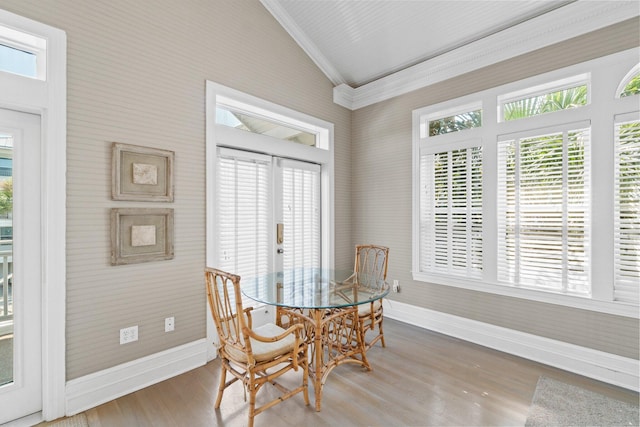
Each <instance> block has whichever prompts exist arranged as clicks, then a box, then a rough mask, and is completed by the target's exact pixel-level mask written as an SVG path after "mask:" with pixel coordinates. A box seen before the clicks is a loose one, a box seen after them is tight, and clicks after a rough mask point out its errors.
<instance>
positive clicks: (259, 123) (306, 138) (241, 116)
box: [216, 105, 317, 147]
mask: <svg viewBox="0 0 640 427" xmlns="http://www.w3.org/2000/svg"><path fill="white" fill-rule="evenodd" d="M216 123H217V124H219V125H224V126H229V127H232V128H235V129H242V130H245V131H247V132H252V133H257V134H260V135H268V136H272V137H274V138H278V139H283V140H285V141H291V142H296V143H298V144H302V145H308V146H311V147H315V146H316V142H317V141H316V134H314V133H311V132H307V131H304V130H301V129H296V128H294V127H292V126H289V125H284V124H282V123H278V122H275V121H272V120H269V119H265V118H263V117H257V116H252V115H249V114H246V113H244V112H239V111H233V110H232V109H230V108H227V107H222V106H220V105H218V106H217V107H216Z"/></svg>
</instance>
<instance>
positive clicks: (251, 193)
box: [214, 150, 272, 278]
mask: <svg viewBox="0 0 640 427" xmlns="http://www.w3.org/2000/svg"><path fill="white" fill-rule="evenodd" d="M233 153H234V151H232V150H224V151H219V154H218V167H217V175H218V176H217V179H216V182H217V187H218V188H217V191H216V204H215V207H214V209H215V211H216V221H217V234H218V236H217V245H218V254H219V255H218V266H217V267H218V268H220V269H222V270H225V271H228V272H230V273H233V274H237V275H240V276H241V277H243V278H249V277H253V276H259V275H263V274H267V273H268V272H269V263H270V253H271V248H272V246H271V245H270V239H269V236H270V233H269V230H270V227H271V194H270V188H271V187H270V186H271V164H270V158H269V157H265V156H258V155H255V157H253V155H251V154H250V153H246V154H237V155H235V154H233Z"/></svg>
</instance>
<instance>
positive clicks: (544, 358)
mask: <svg viewBox="0 0 640 427" xmlns="http://www.w3.org/2000/svg"><path fill="white" fill-rule="evenodd" d="M384 315H385V317H388V318H391V319H395V320H399V321H401V322H405V323H409V324H412V325H415V326H419V327H421V328H425V329H429V330H431V331H435V332H439V333H442V334H445V335H449V336H452V337H455V338H460V339H463V340H465V341H469V342H472V343H475V344H479V345H482V346H485V347H489V348H492V349H495V350H499V351H504V352H506V353H509V354H513V355H516V356H519V357H523V358H525V359H529V360H533V361H536V362H540V363H544V364H546V365H550V366H553V367H556V368H559V369H563V370H565V371H569V372H574V373H576V374H579V375H583V376H585V377H589V378H593V379H596V380H599V381H604V382H607V383H609V384H614V385H617V386H620V387H624V388H627V389H630V390H634V391H638V390H639V388H640V387H639V381H640V374H639V372H640V361H638V360H636V359H631V358H627V357H622V356H618V355H615V354H611V353H605V352H602V351H598V350H594V349H590V348H587V347H582V346H578V345H574V344H569V343H566V342H562V341H557V340H553V339H549V338H544V337H541V336H537V335H532V334H528V333H525V332H520V331H516V330H513V329H507V328H502V327H499V326H495V325H491V324H488V323H483V322H478V321H476V320H471V319H466V318H464V317H459V316H454V315H451V314H446V313H441V312H438V311H433V310H429V309H426V308H422V307H417V306H414V305H410V304H405V303H402V302H398V301H392V300H389V299H388V298H385V299H384Z"/></svg>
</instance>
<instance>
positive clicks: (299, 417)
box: [86, 319, 638, 427]
mask: <svg viewBox="0 0 640 427" xmlns="http://www.w3.org/2000/svg"><path fill="white" fill-rule="evenodd" d="M385 340H386V343H387V348H384V349H383V348H382V347H380V345H377V346H375V347H374V348H372V349H371V350H369V352H368V353H367V355H368V357H369V361H370V362H371V364H372V366H373V371H371V372H366V371H364V370H363V368H362V367H360V366H357V365H352V364H347V365H342V366H339V367H337V368H336V369H334V370H333V371H332V372H331V373H330V374H329V377H328V379H327V382H326V384H325V386H324V392H323V401H322V411H321V412H316V411H315V410H314V408H313V398H314V393H313V387H312V386H311V385H310V386H309V397H310V398H311V401H312V404H311V405H309V406H305V405H304V402H303V400H302V395H298V396H296V397H294V398H292V399H289V400H287V401H285V402H283V403H281V404H279V405H277V406H275V407H273V408H271V409H269V410H267V411H266V412H264V413H262V414H260V415H258V416H257V417H256V420H255V422H256V426H258V427H259V426H338V425H339V426H522V425H524V423H525V420H526V418H527V414H528V411H529V405H530V403H531V399H532V398H533V393H534V390H535V388H536V383H537V381H538V378H539V377H540V376H541V375H544V376H547V377H550V378H554V379H556V380H559V381H563V382H566V383H570V384H574V385H578V386H581V387H584V388H586V389H589V390H592V391H595V392H598V393H602V394H605V395H608V396H611V397H614V398H617V399H619V400H623V401H626V402H633V403H637V402H638V393H635V392H632V391H629V390H625V389H622V388H618V387H615V386H611V385H608V384H605V383H601V382H598V381H595V380H591V379H588V378H584V377H581V376H579V375H575V374H571V373H568V372H565V371H561V370H559V369H555V368H550V367H548V366H545V365H541V364H539V363H535V362H531V361H528V360H525V359H522V358H519V357H515V356H511V355H508V354H505V353H501V352H498V351H494V350H491V349H488V348H485V347H481V346H478V345H475V344H470V343H468V342H465V341H461V340H457V339H454V338H450V337H447V336H444V335H440V334H437V333H434V332H430V331H427V330H424V329H421V328H418V327H415V326H411V325H407V324H404V323H401V322H397V321H394V320H390V319H385ZM219 374H220V363H219V361H218V360H217V359H216V360H214V361H212V362H210V363H208V364H207V365H205V366H203V367H201V368H198V369H195V370H193V371H190V372H187V373H185V374H182V375H180V376H177V377H175V378H171V379H169V380H166V381H163V382H161V383H159V384H156V385H153V386H150V387H147V388H145V389H143V390H140V391H137V392H135V393H131V394H129V395H127V396H123V397H121V398H119V399H116V400H114V401H111V402H108V403H105V404H103V405H101V406H98V407H96V408H93V409H90V410H88V411H87V412H86V415H87V417H88V420H89V425H90V426H92V427H111V426H118V427H120V426H154V427H159V426H189V427H191V426H215V425H218V426H243V425H246V424H247V409H248V407H247V404H246V403H245V402H244V395H243V390H242V386H241V385H239V384H236V385H234V386H232V387H230V388H229V389H227V391H226V392H225V394H224V397H223V399H222V406H221V408H220V410H218V411H216V410H214V408H213V402H214V400H215V397H216V393H217V386H218V378H219ZM287 375H288V374H287ZM290 380H294V381H295V382H297V381H298V377H297V376H296V377H295V378H292V377H291V376H285V380H284V381H282V382H283V383H284V382H285V381H290ZM272 391H273V387H271V386H270V385H266V386H265V387H264V388H263V389H262V390H261V391H260V393H259V394H258V399H260V398H261V396H262V397H265V394H269V395H273V393H272Z"/></svg>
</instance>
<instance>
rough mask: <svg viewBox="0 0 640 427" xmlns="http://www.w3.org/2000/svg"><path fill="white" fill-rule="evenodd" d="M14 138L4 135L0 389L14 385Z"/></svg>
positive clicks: (0, 157)
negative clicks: (8, 384) (7, 385)
mask: <svg viewBox="0 0 640 427" xmlns="http://www.w3.org/2000/svg"><path fill="white" fill-rule="evenodd" d="M12 158H13V138H12V137H11V136H10V135H5V134H1V133H0V262H1V263H2V264H1V267H0V386H1V385H3V384H7V383H11V382H13V283H12V281H13V257H12V255H13V240H12V239H13V219H12V218H13V177H12V175H13V168H12Z"/></svg>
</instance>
